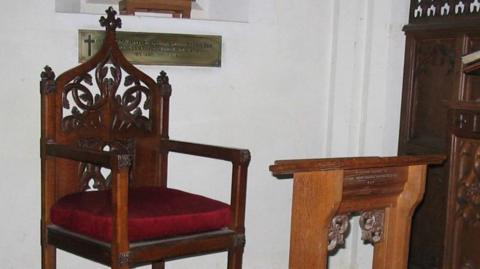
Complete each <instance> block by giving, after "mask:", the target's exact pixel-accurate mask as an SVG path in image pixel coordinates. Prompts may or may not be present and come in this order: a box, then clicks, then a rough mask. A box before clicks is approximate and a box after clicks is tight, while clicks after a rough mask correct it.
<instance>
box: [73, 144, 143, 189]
mask: <svg viewBox="0 0 480 269" xmlns="http://www.w3.org/2000/svg"><path fill="white" fill-rule="evenodd" d="M77 145H78V147H79V148H82V149H90V150H96V151H109V152H117V153H125V154H122V155H119V166H129V165H131V162H132V157H131V155H132V154H133V152H134V142H133V140H127V141H120V140H116V141H112V142H108V143H107V142H104V141H101V140H99V139H96V138H87V139H80V140H79V141H78V144H77ZM130 172H132V171H130ZM78 174H79V178H80V184H81V186H82V189H83V190H84V191H95V190H107V189H110V187H111V183H112V180H111V170H110V169H107V168H104V167H101V166H99V165H95V164H91V163H83V162H82V163H80V165H79V167H78ZM132 176H133V175H132V173H130V178H132Z"/></svg>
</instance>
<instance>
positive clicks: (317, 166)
mask: <svg viewBox="0 0 480 269" xmlns="http://www.w3.org/2000/svg"><path fill="white" fill-rule="evenodd" d="M445 158H446V157H445V156H444V155H420V156H398V157H346V158H325V159H296V160H277V161H275V163H274V164H273V165H271V166H270V171H271V172H272V173H273V175H274V176H286V175H292V174H293V173H298V172H313V171H328V170H351V169H369V168H383V167H395V166H410V165H421V164H440V163H443V162H444V161H445Z"/></svg>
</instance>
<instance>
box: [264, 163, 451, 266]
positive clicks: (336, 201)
mask: <svg viewBox="0 0 480 269" xmlns="http://www.w3.org/2000/svg"><path fill="white" fill-rule="evenodd" d="M444 160H445V156H442V155H430V156H402V157H384V158H380V157H360V158H334V159H310V160H281V161H276V162H275V164H274V165H272V166H270V171H272V173H273V174H274V175H275V176H277V177H280V178H283V177H289V176H291V175H293V177H294V181H293V206H292V228H291V237H290V264H289V268H290V269H306V268H318V269H320V268H327V257H328V251H332V250H335V249H336V248H337V247H338V246H340V245H342V244H344V240H345V235H346V233H347V231H348V226H349V216H350V214H351V213H352V212H359V213H361V216H360V227H361V228H362V239H363V240H365V241H366V242H369V243H373V244H374V246H375V250H374V257H373V268H374V269H406V268H407V264H408V263H407V261H408V243H409V240H410V225H411V219H412V214H413V212H414V210H415V208H416V206H417V205H418V203H419V202H420V201H421V200H422V198H423V191H424V188H425V176H426V167H427V165H428V164H439V163H442V162H443V161H444Z"/></svg>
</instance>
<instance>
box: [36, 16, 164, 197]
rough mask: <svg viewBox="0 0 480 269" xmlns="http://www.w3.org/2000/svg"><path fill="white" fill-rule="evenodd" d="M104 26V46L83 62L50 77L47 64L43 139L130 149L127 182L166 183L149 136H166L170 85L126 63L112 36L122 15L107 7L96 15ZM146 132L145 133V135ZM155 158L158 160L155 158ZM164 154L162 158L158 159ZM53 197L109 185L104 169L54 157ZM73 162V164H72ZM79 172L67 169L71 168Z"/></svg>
mask: <svg viewBox="0 0 480 269" xmlns="http://www.w3.org/2000/svg"><path fill="white" fill-rule="evenodd" d="M100 23H101V25H102V26H104V27H105V28H106V36H105V39H104V43H103V46H102V47H101V49H100V50H99V52H98V53H97V54H95V55H94V56H93V57H92V58H91V59H90V60H88V61H87V62H85V63H83V64H81V65H79V66H77V67H75V68H73V69H71V70H69V71H66V72H65V73H63V74H61V75H60V76H58V78H56V79H55V74H54V72H53V71H52V70H51V68H50V67H48V66H47V67H45V70H44V72H43V73H42V81H41V89H42V92H41V93H42V139H43V141H44V142H47V141H54V142H57V143H61V144H70V145H72V146H77V147H82V148H86V149H92V150H106V151H108V150H112V151H125V152H128V153H131V154H134V156H135V158H134V165H133V166H132V170H131V172H130V175H131V176H130V184H131V185H136V186H142V185H157V186H158V185H165V184H166V182H165V181H166V179H165V178H166V171H161V170H162V169H160V166H161V163H162V161H163V164H165V166H164V167H166V156H163V155H162V154H160V157H157V156H158V153H156V152H155V151H156V149H155V147H153V146H149V142H148V141H153V140H159V139H161V138H168V110H169V97H170V94H171V86H170V84H169V81H168V77H167V75H166V73H165V72H163V71H162V72H161V73H160V75H159V76H158V78H157V81H156V82H155V81H154V80H153V79H151V78H150V77H149V76H147V75H145V74H144V73H142V72H141V71H140V70H138V69H137V68H136V67H134V66H133V65H132V64H130V63H129V61H128V60H127V59H125V57H124V56H123V54H122V52H121V51H120V48H119V46H118V44H117V41H116V33H115V31H116V29H117V28H120V27H121V21H120V20H119V19H117V18H115V11H114V10H113V9H111V10H109V12H108V16H107V17H102V18H101V20H100ZM149 138H150V139H149ZM159 158H160V160H159ZM162 159H163V160H162ZM55 166H56V169H55V170H56V177H57V178H72V176H78V179H79V180H78V182H75V183H73V182H68V181H62V180H57V186H56V197H57V198H59V197H61V196H64V195H66V194H68V193H72V192H77V191H81V190H88V189H108V188H109V186H110V181H109V176H108V171H107V170H105V169H104V168H102V167H99V166H96V165H92V164H85V163H80V164H79V163H78V162H74V161H70V160H57V161H56V162H55ZM75 167H78V169H72V168H75ZM76 171H78V175H72V173H76Z"/></svg>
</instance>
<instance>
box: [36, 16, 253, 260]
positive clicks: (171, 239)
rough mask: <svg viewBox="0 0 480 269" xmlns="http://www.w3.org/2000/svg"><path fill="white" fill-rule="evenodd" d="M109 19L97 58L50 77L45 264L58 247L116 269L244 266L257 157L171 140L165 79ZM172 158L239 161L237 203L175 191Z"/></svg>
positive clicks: (44, 132)
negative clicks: (122, 43) (220, 257)
mask: <svg viewBox="0 0 480 269" xmlns="http://www.w3.org/2000/svg"><path fill="white" fill-rule="evenodd" d="M107 15H108V16H107V17H102V18H101V19H100V24H101V25H102V26H104V27H105V28H106V37H105V40H104V43H103V46H102V48H101V49H100V51H99V52H98V53H97V54H96V55H95V56H94V57H92V58H91V59H90V60H89V61H87V62H85V63H84V64H82V65H80V66H78V67H75V68H73V69H71V70H69V71H66V72H65V73H63V74H61V75H60V76H58V78H56V79H55V74H54V73H53V71H52V70H51V68H50V67H48V66H47V67H45V70H44V72H42V74H41V78H42V79H41V82H40V88H41V100H42V105H41V108H42V110H41V125H42V128H41V159H42V171H41V172H42V221H41V234H42V239H41V246H42V268H43V269H54V268H56V248H59V249H62V250H65V251H68V252H71V253H73V254H76V255H78V256H81V257H84V258H87V259H90V260H92V261H95V262H99V263H102V264H104V265H107V266H110V267H111V268H116V269H120V268H121V269H126V268H132V267H135V266H139V265H146V264H152V268H154V269H160V268H164V262H165V261H167V260H171V259H176V258H181V257H187V256H194V255H202V254H207V253H214V252H221V251H228V268H229V269H240V268H241V267H242V255H243V249H244V244H245V233H244V231H245V228H244V218H245V196H246V183H247V167H248V164H249V161H250V153H249V151H248V150H239V149H231V148H224V147H217V146H209V145H201V144H193V143H187V142H180V141H174V140H170V139H169V138H168V112H169V98H170V94H171V86H170V84H169V80H168V77H167V75H166V73H165V72H163V71H162V72H161V74H160V75H159V76H158V78H157V81H156V82H155V81H154V80H152V79H151V78H149V77H148V76H146V75H145V74H144V73H142V72H141V71H139V70H138V69H137V68H135V67H134V66H133V65H132V64H130V63H129V62H128V61H127V60H126V59H125V57H124V56H123V55H122V52H121V51H120V49H119V47H118V45H117V43H116V38H115V31H116V29H117V28H119V27H120V26H121V20H120V19H119V18H116V17H115V15H116V12H115V11H114V10H113V9H112V8H109V9H108V10H107ZM169 152H177V153H184V154H190V155H195V156H201V157H207V158H214V159H219V160H224V161H229V162H231V163H232V183H231V184H232V185H231V203H230V204H225V203H222V202H219V201H216V200H213V199H209V198H207V197H203V196H199V195H195V194H192V193H187V192H182V191H180V190H175V189H170V188H167V163H168V153H169ZM107 168H108V169H110V174H109V175H107V173H108V170H107ZM92 189H95V190H97V191H87V190H92Z"/></svg>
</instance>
